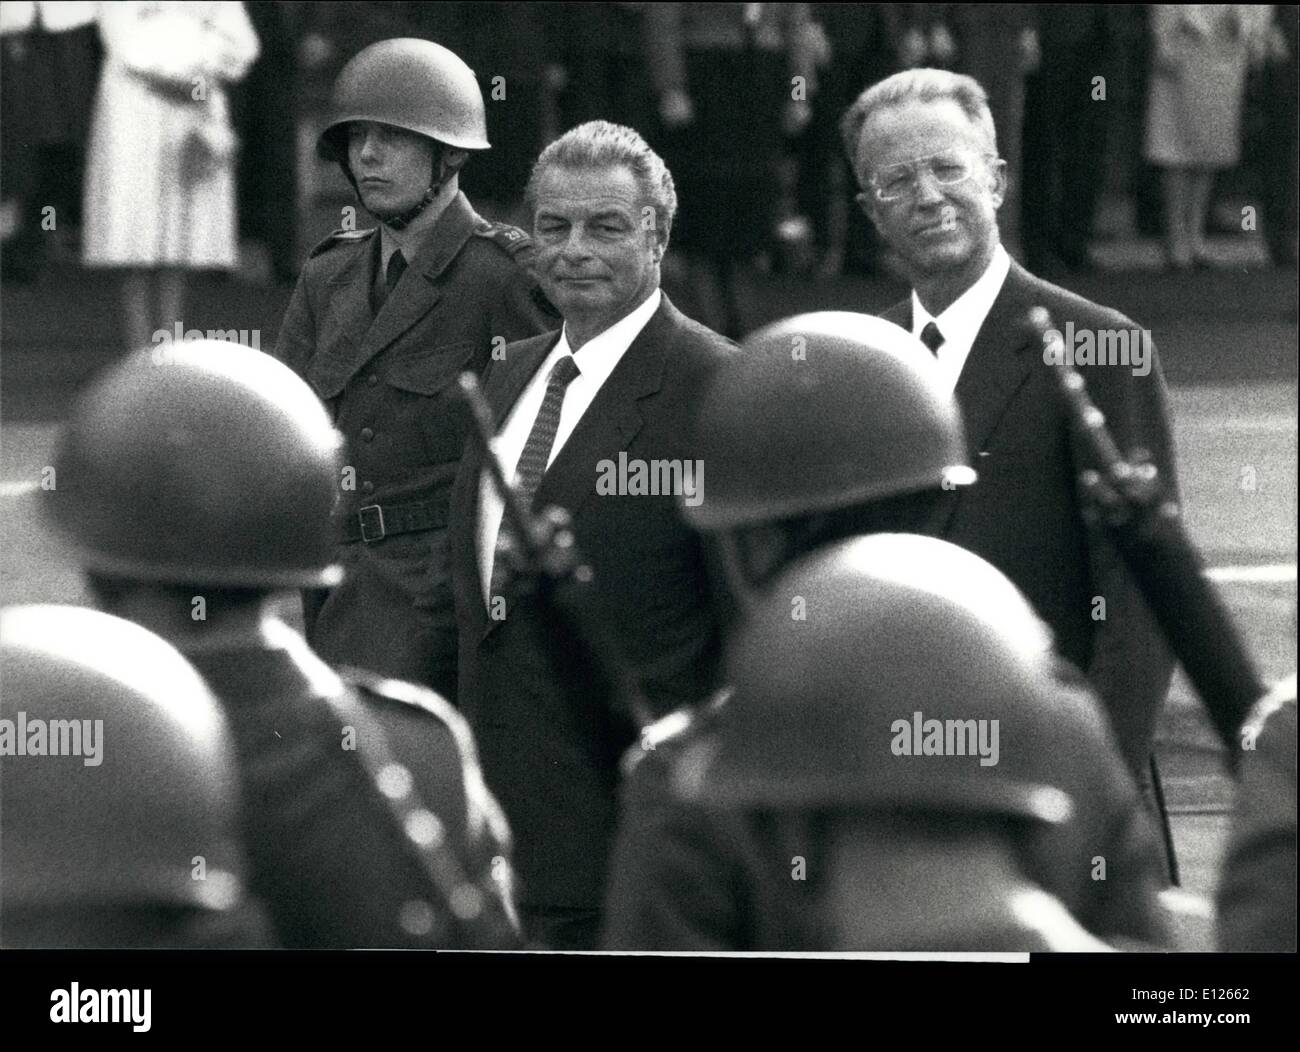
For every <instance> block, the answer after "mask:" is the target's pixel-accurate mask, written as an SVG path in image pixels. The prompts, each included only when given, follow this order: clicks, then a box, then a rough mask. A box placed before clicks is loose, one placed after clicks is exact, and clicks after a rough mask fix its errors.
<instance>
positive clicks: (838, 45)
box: [795, 4, 898, 277]
mask: <svg viewBox="0 0 1300 1052" xmlns="http://www.w3.org/2000/svg"><path fill="white" fill-rule="evenodd" d="M893 11H894V8H893V7H891V6H886V5H883V4H814V5H813V12H814V18H815V20H816V24H817V25H818V26H819V27H820V31H821V33H823V34H824V36H825V39H826V55H825V60H826V61H825V63H824V64H823V65H822V66H821V67H820V68H819V69H818V75H817V94H816V96H815V97H814V98H813V103H812V119H811V121H810V122H809V124H808V127H807V129H806V130H805V131H804V132H803V134H801V135H800V136H799V137H798V139H797V140H796V143H795V151H796V153H795V156H796V158H797V160H798V163H799V165H800V171H799V204H800V206H801V207H802V208H803V210H804V211H805V212H806V214H807V215H808V217H809V220H810V222H811V224H812V234H813V237H814V239H815V242H816V245H817V250H818V257H819V258H818V264H817V266H818V273H819V274H820V275H821V276H823V277H830V276H834V275H837V274H840V273H843V272H851V273H858V274H861V273H867V272H870V271H871V270H872V269H873V268H874V266H875V262H876V256H877V253H878V249H879V245H878V241H877V238H876V236H875V234H876V232H875V229H874V228H873V227H872V226H871V224H870V223H869V222H868V221H867V218H866V216H864V215H863V214H862V213H861V211H860V210H859V209H856V208H853V207H851V202H850V200H849V198H850V194H849V191H848V188H849V187H850V186H852V185H853V170H852V169H851V168H850V167H849V164H848V161H847V160H846V159H845V157H844V150H843V148H842V147H841V145H840V135H839V123H840V117H841V116H843V114H844V111H845V110H846V109H848V108H849V105H850V104H851V103H852V102H853V100H854V99H855V98H857V96H858V93H859V92H860V91H861V90H862V85H864V84H872V83H874V82H875V81H877V80H880V79H882V78H883V77H887V76H888V75H889V74H890V73H893V72H894V71H895V70H896V69H897V68H898V66H897V58H896V54H897V51H896V47H897V41H896V39H895V33H896V30H897V26H896V25H895V22H896V21H897V19H896V18H894V17H891V13H892V12H893Z"/></svg>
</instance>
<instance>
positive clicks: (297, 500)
mask: <svg viewBox="0 0 1300 1052" xmlns="http://www.w3.org/2000/svg"><path fill="white" fill-rule="evenodd" d="M342 441H343V440H342V436H340V435H339V433H338V432H337V431H336V430H335V429H334V427H333V425H332V424H331V423H330V420H329V416H328V414H327V413H326V411H325V409H324V407H323V406H322V405H321V403H320V401H319V399H317V397H316V394H315V392H313V391H312V389H311V388H310V387H308V386H307V384H306V383H304V382H303V381H302V380H301V379H299V377H298V376H296V375H295V374H294V373H293V371H292V370H291V369H289V368H288V367H287V366H285V365H283V364H281V363H280V362H278V361H276V360H275V359H274V358H272V357H271V356H270V355H267V354H263V353H261V352H260V351H255V350H252V349H250V348H248V347H244V346H241V345H239V344H236V343H225V342H222V341H219V340H196V341H193V342H179V343H167V344H162V345H159V346H158V347H156V348H154V349H153V350H144V351H140V352H138V353H136V354H134V355H132V356H130V357H129V358H127V359H126V361H124V362H122V363H121V364H119V365H117V366H115V367H113V368H112V369H110V370H109V371H108V373H107V374H106V375H104V376H102V377H101V378H100V379H98V381H97V382H95V383H94V384H92V385H91V387H90V388H89V389H88V390H87V391H86V392H85V393H84V394H83V395H82V396H81V398H80V399H79V400H78V402H77V404H76V406H75V407H74V409H73V411H72V415H71V418H70V420H69V422H68V424H67V425H66V427H65V429H64V432H63V435H62V438H61V441H60V443H59V446H58V450H57V453H56V455H55V460H54V466H55V474H54V486H53V488H52V490H51V492H50V493H48V494H46V500H47V508H48V510H49V512H50V514H51V516H52V518H53V521H54V523H55V525H56V526H57V527H58V528H59V529H60V530H61V531H62V532H63V533H64V535H65V536H66V537H67V538H68V539H69V540H70V541H71V542H72V543H73V545H74V546H75V547H76V549H77V551H78V553H79V555H80V557H81V560H82V564H83V566H85V567H86V569H88V570H92V571H95V572H98V573H100V574H103V575H105V576H112V577H125V578H130V579H134V580H147V581H154V582H159V583H171V584H181V585H208V586H211V587H247V588H267V589H269V588H296V587H316V586H320V587H328V586H331V585H334V584H337V583H338V582H339V581H340V580H341V579H342V570H341V569H340V568H339V567H338V566H336V565H334V564H333V558H334V552H335V545H334V541H335V536H334V530H333V526H332V523H331V521H330V513H331V511H332V509H333V506H334V503H335V500H336V498H337V496H338V491H339V487H340V483H341V481H342V476H341V474H340V467H341V456H340V450H341V448H342Z"/></svg>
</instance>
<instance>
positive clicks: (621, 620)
mask: <svg viewBox="0 0 1300 1052" xmlns="http://www.w3.org/2000/svg"><path fill="white" fill-rule="evenodd" d="M525 199H526V201H527V202H528V205H529V209H530V211H531V213H532V216H533V240H534V244H535V246H536V247H535V252H536V254H535V256H534V259H533V267H534V270H535V272H536V274H537V277H538V280H539V281H540V282H541V285H542V288H543V290H544V291H545V293H546V295H547V297H548V298H549V299H550V301H551V302H552V303H553V304H555V306H556V307H557V308H558V309H559V311H560V313H561V314H562V315H563V316H564V327H563V329H561V331H559V332H556V333H551V334H549V335H547V336H538V337H533V338H532V339H528V340H522V341H520V342H518V343H512V344H509V345H508V346H507V347H506V348H505V351H504V355H503V358H502V360H494V361H493V362H492V363H491V365H490V367H489V369H488V372H487V374H486V377H485V379H484V394H485V396H486V398H487V400H488V402H489V404H490V405H491V407H492V410H493V413H494V415H495V420H496V425H497V429H498V430H497V439H496V443H497V451H498V453H499V455H500V456H501V459H502V463H503V464H504V465H505V468H506V471H507V472H509V471H514V472H515V479H514V481H515V484H516V486H517V487H518V488H519V489H520V491H521V493H522V496H523V497H524V499H525V501H526V502H528V503H529V504H530V505H531V506H532V508H533V509H534V510H540V509H543V508H546V507H547V506H550V505H555V506H558V507H560V508H563V509H565V510H566V511H568V513H569V514H570V515H571V516H572V519H573V526H574V533H575V535H576V540H577V544H578V546H579V548H580V549H581V551H582V552H583V553H584V554H585V555H586V556H587V558H588V559H589V561H590V564H591V566H592V569H593V570H594V571H595V575H596V581H597V584H598V587H599V593H600V599H601V604H602V608H603V609H602V614H603V616H604V617H606V618H607V620H608V624H609V626H610V629H611V635H612V637H613V638H614V640H615V642H616V643H617V644H619V645H620V648H621V651H622V653H623V654H624V656H625V657H626V658H627V659H628V660H629V661H630V662H631V664H632V666H633V667H634V669H635V671H636V673H637V676H638V678H639V680H640V682H641V687H642V689H643V691H644V694H645V696H646V698H647V700H648V701H649V703H650V705H651V706H652V707H653V708H655V709H656V710H657V711H658V712H659V713H664V712H668V711H670V710H672V709H674V708H677V707H678V706H680V705H682V704H684V703H686V702H687V701H692V700H694V699H696V698H698V697H701V696H704V695H706V694H708V693H709V692H710V691H711V689H712V688H713V687H714V685H715V683H714V680H715V676H716V664H717V658H718V652H719V630H718V625H717V620H716V614H715V604H714V602H713V596H712V595H711V590H710V584H709V577H708V574H707V572H706V569H705V559H704V552H703V549H702V542H701V540H700V538H699V536H698V535H697V534H695V533H694V532H693V531H692V530H690V528H689V527H688V526H687V525H686V524H685V523H684V522H683V521H682V518H681V515H680V513H679V510H678V506H677V497H676V496H675V495H674V494H672V493H663V492H659V491H658V487H655V488H654V491H653V492H652V493H645V492H644V488H638V487H635V486H633V485H627V486H620V487H616V489H617V490H619V491H617V492H614V493H610V492H609V487H608V486H607V485H605V484H603V483H604V482H607V481H608V479H609V478H610V476H611V472H610V470H609V468H610V466H611V465H613V464H623V463H626V464H628V465H633V466H636V465H641V468H640V470H641V471H643V472H650V473H652V474H654V473H657V472H658V470H659V468H660V467H661V466H662V465H663V464H665V463H669V462H673V461H677V462H681V463H683V464H684V463H686V462H687V461H688V460H691V459H692V454H691V450H690V449H689V448H688V445H689V444H688V443H687V441H686V439H685V437H684V436H685V435H686V428H685V412H686V403H687V399H688V398H689V396H690V395H691V393H692V392H693V391H694V390H695V389H696V388H697V387H698V386H699V384H700V383H701V382H702V381H703V379H704V378H705V376H707V375H708V373H709V372H710V371H711V369H712V368H713V367H714V366H715V365H716V364H717V363H718V362H719V361H721V360H722V359H723V358H724V357H725V356H726V355H727V354H728V353H729V351H730V350H731V345H730V344H729V343H728V342H727V340H725V339H724V338H723V337H721V336H719V335H718V334H717V333H715V332H712V331H711V330H709V329H706V328H705V327H704V326H702V325H699V324H697V323H696V322H693V321H691V320H690V319H689V318H686V317H684V316H683V315H682V314H681V313H680V312H679V311H678V310H677V309H676V308H675V307H674V306H673V305H672V304H671V303H670V302H669V300H668V297H667V296H665V295H663V293H661V292H660V290H659V265H660V261H661V260H662V259H663V254H664V250H665V249H666V248H667V247H668V237H669V233H670V231H671V228H672V221H673V214H674V212H675V211H676V208H677V197H676V192H675V191H674V189H673V180H672V175H671V174H670V173H669V172H668V169H667V168H666V167H665V166H664V163H663V161H662V160H661V159H660V158H659V156H658V155H657V154H655V152H654V151H653V150H651V149H650V147H649V146H648V145H646V143H645V140H643V139H642V138H641V136H640V135H638V134H637V133H636V132H635V131H633V130H632V129H631V128H627V127H623V126H621V125H616V124H610V123H608V122H605V121H592V122H589V123H587V124H582V125H579V126H578V127H576V128H573V129H572V130H571V131H569V132H567V133H566V134H565V135H563V136H562V137H561V138H560V139H558V140H556V141H555V142H553V143H552V144H551V145H550V146H548V147H547V148H546V149H545V150H544V151H543V152H542V155H541V157H540V158H539V159H538V161H537V164H536V166H535V167H534V169H533V173H532V176H531V178H530V180H529V183H528V188H527V191H526V195H525ZM634 470H635V467H634ZM630 477H631V476H630V475H624V476H623V479H624V480H626V479H627V478H630ZM681 477H682V478H683V479H684V478H685V473H683V474H682V476H681ZM695 480H696V483H697V484H698V483H699V482H700V481H702V478H701V477H700V476H698V475H696V476H695ZM624 490H625V491H624ZM678 496H679V495H678ZM509 543H510V528H509V525H508V523H503V522H502V502H501V499H500V496H499V495H498V494H497V492H496V490H495V488H494V487H493V485H492V482H491V480H490V478H489V476H488V474H487V473H486V472H485V470H484V465H483V459H482V456H481V455H480V454H479V453H477V452H471V453H467V455H466V457H465V459H464V461H463V462H462V466H461V470H460V474H459V475H458V476H457V480H456V487H455V490H454V491H453V497H452V523H451V554H452V577H453V582H454V585H455V592H456V611H457V620H458V623H459V626H460V666H459V668H460V697H459V703H460V707H461V709H462V711H463V712H464V713H465V715H466V716H467V717H468V719H469V721H470V724H471V726H472V727H473V728H474V730H475V733H476V735H477V736H478V742H479V748H480V753H481V756H482V760H483V771H484V774H485V776H486V778H487V781H488V784H489V785H490V786H491V787H492V789H493V791H494V792H495V793H496V794H497V796H498V799H499V800H500V801H501V803H502V806H503V807H504V808H505V811H506V814H507V816H508V818H509V820H510V823H511V826H512V829H513V830H514V833H515V836H516V838H517V839H516V843H517V845H518V848H517V851H518V853H517V856H516V860H517V863H518V874H519V880H520V915H521V919H522V921H523V924H524V929H525V934H526V935H528V936H529V937H530V938H531V939H532V940H533V941H534V942H535V943H538V944H541V945H547V946H551V947H553V948H556V949H583V948H592V947H594V946H595V944H596V938H597V933H598V932H599V929H600V920H601V917H600V902H601V897H602V892H603V885H604V880H605V869H606V857H607V855H608V852H609V847H610V842H611V838H612V836H613V831H614V824H615V819H616V806H617V803H616V799H617V798H616V792H615V790H616V786H617V782H618V764H619V758H620V756H621V755H622V753H623V751H624V750H625V749H626V748H627V747H628V746H629V745H630V744H632V742H633V741H634V740H635V738H636V728H635V727H634V726H633V724H632V722H631V721H630V720H629V718H628V716H627V715H626V714H624V713H622V712H620V711H615V710H614V709H613V707H612V706H611V704H610V703H609V699H607V698H606V697H604V696H603V695H602V693H601V692H600V690H599V689H597V687H596V686H595V684H594V681H593V682H591V683H588V682H586V681H585V679H584V676H585V675H587V674H588V673H587V672H586V670H580V672H579V674H578V675H577V680H578V682H574V681H572V680H569V681H565V682H561V681H560V677H559V676H558V674H557V672H556V671H555V669H554V667H553V666H551V665H550V664H548V660H547V657H546V655H547V654H548V653H549V652H551V647H550V644H549V641H548V640H547V637H546V633H547V630H548V615H547V611H546V609H545V607H544V605H543V604H542V603H541V602H540V600H539V599H538V597H537V596H536V595H532V594H517V593H516V591H515V590H514V589H513V588H512V587H511V573H510V559H509V556H508V554H507V553H506V548H507V547H508V545H509Z"/></svg>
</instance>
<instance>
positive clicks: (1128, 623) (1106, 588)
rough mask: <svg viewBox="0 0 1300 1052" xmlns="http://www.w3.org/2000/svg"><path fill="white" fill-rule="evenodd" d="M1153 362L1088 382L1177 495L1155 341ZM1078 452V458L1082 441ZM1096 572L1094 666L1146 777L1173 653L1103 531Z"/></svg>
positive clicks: (1122, 443)
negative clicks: (1142, 370) (1141, 369)
mask: <svg viewBox="0 0 1300 1052" xmlns="http://www.w3.org/2000/svg"><path fill="white" fill-rule="evenodd" d="M1128 324H1131V323H1128ZM1150 365H1151V370H1150V372H1149V373H1148V374H1147V375H1145V376H1135V375H1133V374H1132V373H1131V371H1130V370H1129V369H1128V368H1121V367H1119V366H1115V365H1108V366H1095V367H1093V368H1092V369H1091V371H1090V375H1089V377H1088V381H1089V384H1088V386H1089V390H1090V392H1091V394H1092V396H1093V398H1094V399H1095V401H1096V403H1097V406H1098V408H1099V409H1101V411H1102V412H1103V413H1104V414H1105V416H1106V421H1107V423H1108V424H1109V426H1110V429H1111V433H1112V434H1113V435H1114V437H1115V441H1116V443H1117V445H1118V446H1119V448H1120V451H1121V452H1122V453H1123V454H1124V455H1125V456H1130V457H1131V456H1132V455H1133V454H1134V453H1135V452H1137V451H1139V450H1141V451H1144V452H1145V453H1146V455H1148V456H1149V457H1150V458H1151V460H1152V462H1153V463H1154V464H1155V465H1156V467H1157V468H1158V469H1159V471H1160V477H1161V478H1162V479H1164V480H1165V483H1166V485H1167V486H1169V487H1170V488H1171V492H1172V494H1173V495H1174V496H1175V497H1177V495H1178V476H1177V472H1176V470H1175V463H1174V444H1173V438H1172V435H1171V433H1170V426H1169V415H1168V408H1167V401H1168V399H1167V393H1166V387H1165V381H1164V375H1163V372H1162V370H1161V368H1160V361H1159V357H1158V356H1157V354H1156V349H1155V344H1154V342H1151V343H1150ZM1075 452H1076V460H1078V454H1079V451H1078V448H1077V447H1075ZM1083 466H1090V465H1080V467H1083ZM1076 474H1077V473H1076ZM1089 570H1090V574H1091V578H1092V583H1093V589H1094V590H1093V596H1094V597H1101V598H1104V599H1105V608H1104V619H1101V620H1099V627H1098V630H1097V633H1096V635H1095V637H1094V642H1093V651H1092V655H1091V658H1090V660H1089V663H1088V668H1087V669H1086V671H1087V674H1088V678H1089V679H1090V680H1091V681H1092V683H1093V685H1094V687H1095V689H1096V690H1097V692H1098V694H1099V695H1100V696H1101V699H1102V703H1103V705H1104V706H1105V708H1106V711H1107V713H1109V715H1110V717H1111V720H1112V723H1113V725H1114V729H1115V734H1116V737H1117V738H1118V739H1119V745H1120V749H1121V752H1122V753H1123V755H1124V759H1125V761H1126V762H1127V763H1128V766H1129V769H1130V770H1132V771H1133V772H1135V774H1137V775H1138V776H1139V781H1141V780H1142V778H1143V776H1144V774H1145V771H1146V767H1147V761H1148V758H1149V757H1150V754H1151V747H1152V740H1153V738H1154V736H1155V726H1156V721H1157V719H1158V718H1159V716H1160V709H1161V707H1162V706H1163V704H1164V700H1165V695H1166V694H1167V693H1168V691H1169V683H1170V680H1171V678H1172V676H1173V669H1174V659H1173V654H1172V652H1171V651H1170V650H1169V647H1168V645H1167V644H1166V642H1165V639H1164V635H1163V634H1162V633H1161V631H1160V629H1159V627H1158V626H1157V624H1156V622H1155V619H1154V617H1153V616H1152V614H1151V611H1150V609H1149V608H1148V606H1147V604H1146V600H1145V599H1144V598H1143V597H1142V595H1141V593H1140V592H1139V590H1138V587H1137V584H1136V582H1135V581H1134V580H1133V578H1132V576H1131V575H1130V574H1129V572H1128V569H1127V568H1126V567H1125V566H1124V563H1123V561H1122V559H1121V558H1120V556H1119V553H1118V552H1117V551H1116V550H1115V548H1114V547H1113V545H1111V544H1110V543H1109V541H1107V540H1106V539H1105V537H1104V536H1103V535H1102V534H1101V532H1100V530H1091V531H1090V532H1089ZM1094 604H1095V598H1094ZM1095 609H1096V610H1097V613H1096V614H1094V616H1099V617H1100V615H1101V614H1102V613H1103V611H1102V610H1101V609H1100V605H1099V604H1096V605H1095Z"/></svg>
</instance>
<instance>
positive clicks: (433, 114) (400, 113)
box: [316, 37, 489, 167]
mask: <svg viewBox="0 0 1300 1052" xmlns="http://www.w3.org/2000/svg"><path fill="white" fill-rule="evenodd" d="M352 121H375V122H377V123H379V124H390V125H392V126H393V127H396V128H404V129H406V130H407V131H409V132H415V133H416V134H417V135H423V136H425V137H426V138H429V139H434V140H436V141H438V142H441V143H446V144H447V145H448V146H451V147H453V148H455V149H458V150H486V149H488V148H489V145H488V139H487V114H486V112H485V110H484V107H483V93H482V92H481V91H480V90H479V86H478V81H477V80H476V79H475V77H474V71H473V70H471V69H470V68H469V66H467V65H466V64H465V62H464V61H463V60H462V59H461V58H460V56H459V55H457V54H456V53H455V52H454V51H449V50H448V49H447V48H445V47H443V46H442V45H441V44H435V43H434V42H433V41H432V40H417V39H415V38H413V37H401V38H398V39H396V40H381V41H379V42H378V43H375V44H371V45H370V46H369V47H367V48H363V49H362V50H361V51H359V52H358V53H357V54H356V55H354V56H353V57H352V58H351V60H349V62H348V64H347V65H346V66H344V67H343V69H342V71H341V72H340V73H339V76H338V79H337V80H336V81H335V82H334V92H333V95H332V97H331V99H330V117H329V123H328V124H326V126H325V130H324V131H322V132H321V134H320V137H319V138H318V139H317V140H316V152H317V153H318V154H319V155H320V156H321V157H323V158H325V159H326V160H330V161H339V162H340V163H342V164H343V165H344V166H345V167H346V164H347V156H348V150H347V131H346V128H347V125H348V124H350V123H351V122H352Z"/></svg>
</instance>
